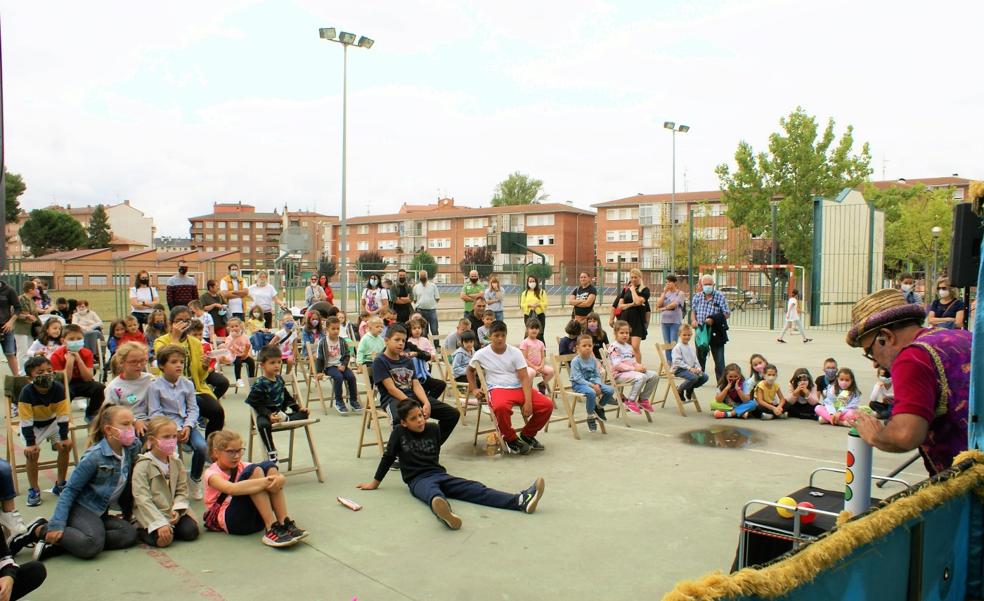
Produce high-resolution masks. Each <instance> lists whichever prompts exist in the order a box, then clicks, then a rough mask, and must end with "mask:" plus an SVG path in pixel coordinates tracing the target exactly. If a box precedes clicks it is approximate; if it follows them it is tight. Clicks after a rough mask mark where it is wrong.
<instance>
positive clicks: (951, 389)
mask: <svg viewBox="0 0 984 601" xmlns="http://www.w3.org/2000/svg"><path fill="white" fill-rule="evenodd" d="M971 340H972V335H971V333H970V332H968V331H967V330H945V329H935V330H931V331H929V332H928V333H926V334H923V335H922V336H920V337H919V338H917V339H916V340H915V341H914V342H913V343H912V344H910V345H909V346H910V347H912V346H914V347H918V348H921V349H923V350H924V351H926V352H927V353H928V354H929V357H930V359H931V360H932V362H933V365H934V366H935V367H936V374H937V396H936V407H935V412H936V417H935V418H934V419H933V421H932V423H930V424H929V433H928V435H927V436H926V440H924V441H923V443H922V444H921V445H919V450H920V453H921V454H922V456H923V461H924V462H925V464H926V469H927V470H929V473H931V474H935V473H938V472H941V471H943V470H945V469H947V468H949V467H950V466H951V464H952V463H953V458H954V457H956V456H957V454H958V453H960V452H961V451H965V450H967V408H968V404H969V400H970V347H971ZM906 348H908V347H906Z"/></svg>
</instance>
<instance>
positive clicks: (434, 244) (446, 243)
mask: <svg viewBox="0 0 984 601" xmlns="http://www.w3.org/2000/svg"><path fill="white" fill-rule="evenodd" d="M427 247H428V248H451V240H450V239H448V238H431V239H430V240H428V241H427Z"/></svg>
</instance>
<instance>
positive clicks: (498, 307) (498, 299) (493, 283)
mask: <svg viewBox="0 0 984 601" xmlns="http://www.w3.org/2000/svg"><path fill="white" fill-rule="evenodd" d="M485 309H486V310H487V311H491V312H493V313H495V318H496V320H498V321H502V316H503V311H502V288H501V287H500V286H499V278H498V277H496V276H494V275H493V276H490V277H489V287H488V288H486V289H485Z"/></svg>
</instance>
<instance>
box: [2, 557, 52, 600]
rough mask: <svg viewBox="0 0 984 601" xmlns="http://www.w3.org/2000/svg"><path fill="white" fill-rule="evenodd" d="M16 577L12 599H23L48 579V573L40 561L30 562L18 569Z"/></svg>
mask: <svg viewBox="0 0 984 601" xmlns="http://www.w3.org/2000/svg"><path fill="white" fill-rule="evenodd" d="M16 569H17V573H16V574H15V575H14V587H13V590H12V591H11V592H10V599H11V601H14V600H15V599H21V598H23V597H25V596H26V595H27V594H28V593H30V592H31V591H33V590H35V589H37V588H38V587H39V586H41V585H42V584H43V583H44V579H45V578H47V577H48V571H47V570H46V569H45V567H44V564H43V563H41V562H40V561H29V562H27V563H23V564H21V565H20V566H19V567H17V568H16Z"/></svg>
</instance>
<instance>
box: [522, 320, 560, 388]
mask: <svg viewBox="0 0 984 601" xmlns="http://www.w3.org/2000/svg"><path fill="white" fill-rule="evenodd" d="M539 335H540V320H538V319H535V318H531V319H530V320H529V321H527V322H526V338H524V339H523V341H522V342H520V343H519V350H521V351H523V355H524V356H525V357H526V372H527V373H529V374H530V379H533V377H534V376H536V375H537V374H540V377H541V378H542V379H543V381H542V382H540V383H539V384H537V388H538V389H539V390H540V393H541V394H546V388H547V383H548V382H550V380H551V378H553V375H554V370H553V368H552V367H550V366H549V365H547V364H546V356H547V347H546V345H544V344H543V341H542V340H540V339H539V338H538V337H539Z"/></svg>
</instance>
